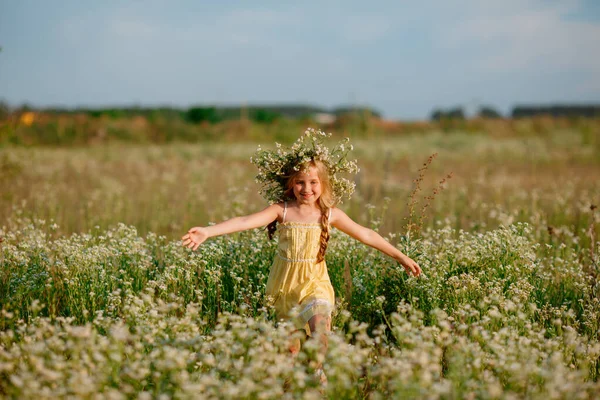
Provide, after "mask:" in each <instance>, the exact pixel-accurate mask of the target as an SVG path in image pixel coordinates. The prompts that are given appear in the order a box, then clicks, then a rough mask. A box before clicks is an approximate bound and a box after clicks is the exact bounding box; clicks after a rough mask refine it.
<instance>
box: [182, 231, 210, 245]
mask: <svg viewBox="0 0 600 400" xmlns="http://www.w3.org/2000/svg"><path fill="white" fill-rule="evenodd" d="M206 239H208V231H207V230H206V228H203V227H201V226H196V227H194V228H192V229H190V230H189V231H188V233H187V234H185V235H184V236H183V237H182V238H181V240H183V245H184V246H185V247H187V248H190V249H192V250H196V249H197V248H198V247H200V245H201V244H202V243H204V241H205V240H206Z"/></svg>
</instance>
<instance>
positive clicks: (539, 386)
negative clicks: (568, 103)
mask: <svg viewBox="0 0 600 400" xmlns="http://www.w3.org/2000/svg"><path fill="white" fill-rule="evenodd" d="M261 144H262V145H263V147H266V145H268V144H265V143H261ZM354 146H355V149H356V152H355V155H356V158H357V159H358V161H359V166H360V167H361V173H360V174H359V175H358V178H357V192H356V194H355V196H354V197H353V199H352V200H351V201H349V202H347V203H344V204H342V205H341V207H342V208H343V209H344V210H345V211H346V212H348V214H349V215H350V216H351V217H353V218H354V219H355V220H357V221H358V222H360V223H362V224H365V225H369V226H371V227H373V228H375V229H377V230H379V231H380V232H381V233H382V234H383V235H384V236H386V237H387V238H388V240H390V241H391V242H392V243H394V244H395V245H397V246H398V247H399V248H400V249H401V250H402V251H403V252H405V253H407V254H408V255H409V256H411V257H412V258H413V259H415V260H416V261H417V262H418V263H419V264H420V266H421V267H422V268H423V271H424V276H422V277H420V278H413V277H408V276H407V275H406V274H405V273H404V270H403V268H401V267H399V266H398V265H396V264H395V263H394V262H393V260H391V259H389V258H387V257H386V256H383V255H382V254H380V253H377V252H376V251H374V250H372V249H370V248H367V247H365V246H363V245H362V244H360V243H358V242H356V241H355V240H353V239H351V238H349V237H347V236H346V235H344V234H342V233H340V232H337V231H334V232H333V234H332V239H331V242H330V247H329V249H328V253H327V257H326V260H327V265H328V269H329V275H330V277H331V279H332V283H333V285H334V288H335V291H336V296H337V310H336V312H335V314H334V320H333V334H332V335H331V336H330V340H329V350H328V352H327V354H326V355H325V356H323V355H322V354H321V353H320V352H319V351H318V350H319V349H318V346H317V345H316V344H315V343H312V342H311V341H310V340H309V341H308V342H307V343H306V345H305V346H304V347H303V349H302V351H301V353H300V355H299V356H298V358H296V359H292V358H291V357H290V355H289V352H288V350H287V344H288V339H289V336H290V332H291V331H292V328H291V327H290V326H287V325H286V324H279V325H276V324H274V321H273V312H272V310H270V309H269V308H268V307H267V306H266V299H265V297H264V287H265V284H266V279H267V276H268V273H269V268H270V264H271V260H272V256H273V254H274V250H275V243H274V242H272V241H268V240H267V237H266V232H265V231H263V230H255V231H248V232H242V233H237V234H234V235H230V236H225V237H218V238H213V239H210V240H209V241H208V242H207V243H206V244H205V245H203V246H201V247H200V248H199V249H198V250H197V251H196V252H192V251H190V250H189V249H186V248H183V247H182V246H181V243H180V242H179V241H178V238H179V237H180V236H181V235H182V234H183V233H184V232H185V231H186V230H187V229H188V228H189V227H191V226H194V225H200V224H206V223H208V222H211V221H212V222H217V221H219V220H221V219H223V218H226V217H231V216H234V215H239V214H241V213H245V212H251V211H256V210H258V209H260V208H261V207H263V206H264V203H263V202H262V201H261V199H260V198H259V196H258V194H257V191H258V187H257V186H256V184H255V183H254V180H253V176H254V175H255V171H254V170H252V168H251V165H250V162H249V158H250V156H251V155H252V153H253V152H254V150H255V149H256V144H246V143H244V144H243V143H237V144H230V143H203V144H194V145H192V144H185V145H184V144H169V145H164V146H148V145H144V146H141V145H138V146H131V145H129V146H126V147H119V146H116V145H110V146H97V147H81V148H68V149H66V148H0V187H1V188H2V189H1V191H0V240H1V242H0V305H1V307H0V308H1V311H0V312H1V313H2V316H1V318H0V397H6V398H56V397H74V398H96V397H98V398H115V399H117V398H119V399H120V398H140V399H146V398H148V399H150V398H164V399H166V398H321V397H322V396H323V395H324V396H325V397H327V398H332V399H339V398H373V399H384V398H429V399H435V398H441V399H453V398H472V399H476V398H477V399H478V398H485V399H499V398H545V399H562V398H578V399H591V398H595V397H597V396H598V393H600V281H599V276H600V239H599V237H600V210H599V209H598V208H597V206H598V205H600V204H599V203H600V135H596V136H593V137H592V138H591V139H590V137H589V135H587V136H584V135H580V134H579V133H577V132H571V131H566V132H560V131H557V132H554V133H552V134H549V135H546V136H543V137H542V136H529V137H523V138H518V137H505V138H498V137H496V138H491V137H489V136H487V135H485V134H466V133H445V134H442V133H439V132H430V133H425V134H419V135H406V136H401V137H397V138H386V139H385V141H373V140H372V141H370V142H367V141H366V140H363V141H360V140H359V141H354ZM433 153H437V157H436V158H435V159H434V160H433V161H432V162H431V164H430V165H428V167H427V170H426V171H424V175H423V179H422V180H419V182H418V183H419V190H418V191H416V193H414V194H413V196H412V198H411V193H413V192H414V188H415V183H414V182H413V180H415V179H418V177H419V168H421V167H422V166H423V163H424V162H425V160H427V158H428V157H429V156H430V155H431V154H433ZM450 172H452V178H451V179H447V180H446V182H445V183H443V184H442V185H441V186H440V185H439V181H440V180H441V179H443V178H444V177H446V176H447V175H448V174H449V173H450ZM434 191H436V194H435V195H433V193H434ZM432 197H433V198H432ZM407 204H412V206H408V205H407ZM411 208H412V209H413V217H412V219H409V216H410V209H411ZM410 224H412V225H411V226H412V227H413V228H412V229H411V231H410V234H408V231H407V230H406V227H407V226H409V225H410ZM320 362H323V365H324V370H325V373H326V374H327V377H328V381H329V384H328V385H327V386H326V387H325V388H322V387H321V386H320V385H319V382H318V380H317V379H315V377H314V374H313V372H314V369H315V367H316V366H317V364H318V363H320Z"/></svg>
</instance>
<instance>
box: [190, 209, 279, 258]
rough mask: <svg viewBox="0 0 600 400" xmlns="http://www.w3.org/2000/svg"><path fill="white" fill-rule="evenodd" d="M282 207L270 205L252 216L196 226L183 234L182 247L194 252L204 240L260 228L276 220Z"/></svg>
mask: <svg viewBox="0 0 600 400" xmlns="http://www.w3.org/2000/svg"><path fill="white" fill-rule="evenodd" d="M282 210H283V206H282V205H281V204H272V205H270V206H269V207H267V208H265V209H264V210H262V211H259V212H257V213H254V214H250V215H244V216H242V217H234V218H231V219H228V220H227V221H224V222H221V223H219V224H216V225H211V226H205V227H202V226H196V227H193V228H192V229H190V230H189V231H188V233H187V234H185V235H184V236H183V237H182V238H181V240H183V245H184V246H186V247H188V248H190V249H193V250H196V249H197V248H198V247H199V246H200V245H201V244H202V243H203V242H204V241H205V240H206V239H208V238H210V237H213V236H219V235H226V234H228V233H233V232H240V231H245V230H248V229H254V228H260V227H261V226H265V225H267V224H269V223H271V222H273V221H274V220H276V219H278V217H279V215H280V214H281V213H282Z"/></svg>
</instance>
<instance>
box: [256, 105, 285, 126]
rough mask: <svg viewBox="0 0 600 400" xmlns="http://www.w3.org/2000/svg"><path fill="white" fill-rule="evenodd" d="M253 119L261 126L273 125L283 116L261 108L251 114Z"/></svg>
mask: <svg viewBox="0 0 600 400" xmlns="http://www.w3.org/2000/svg"><path fill="white" fill-rule="evenodd" d="M251 118H252V120H253V121H254V122H257V123H259V124H272V123H273V122H275V121H277V120H278V119H279V118H281V115H280V114H278V113H276V112H273V111H269V110H265V109H262V108H260V109H258V110H254V111H253V112H252V113H251Z"/></svg>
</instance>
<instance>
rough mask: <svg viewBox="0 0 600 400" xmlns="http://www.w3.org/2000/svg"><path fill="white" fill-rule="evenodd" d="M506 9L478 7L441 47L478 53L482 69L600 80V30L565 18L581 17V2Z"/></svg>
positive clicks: (510, 4)
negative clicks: (579, 73) (567, 71)
mask: <svg viewBox="0 0 600 400" xmlns="http://www.w3.org/2000/svg"><path fill="white" fill-rule="evenodd" d="M503 4H505V7H498V5H497V4H496V5H490V4H489V3H487V2H486V3H483V4H480V3H474V4H473V7H469V8H467V10H468V11H467V12H466V14H465V15H464V17H463V18H462V19H461V20H457V21H456V22H455V23H454V24H453V25H451V26H450V28H449V31H448V32H446V34H445V35H444V36H443V37H441V38H440V41H441V43H442V44H443V45H444V46H445V47H446V48H447V49H449V50H451V49H459V48H461V47H467V48H472V47H476V51H474V52H473V56H474V57H476V60H474V62H475V65H474V66H475V67H478V68H485V69H488V70H492V71H494V70H498V71H507V70H522V69H525V68H531V67H538V68H550V69H554V70H558V69H564V68H576V69H581V70H585V71H596V73H595V75H596V78H597V79H600V52H599V51H597V48H598V42H599V41H600V26H599V25H597V24H592V23H590V22H585V21H577V20H569V19H566V18H565V16H566V15H567V14H569V13H571V12H574V11H577V9H578V7H579V5H578V2H577V1H567V2H563V3H560V4H557V3H552V2H550V3H549V2H541V1H522V2H515V1H509V2H506V3H503ZM506 5H508V6H506Z"/></svg>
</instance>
